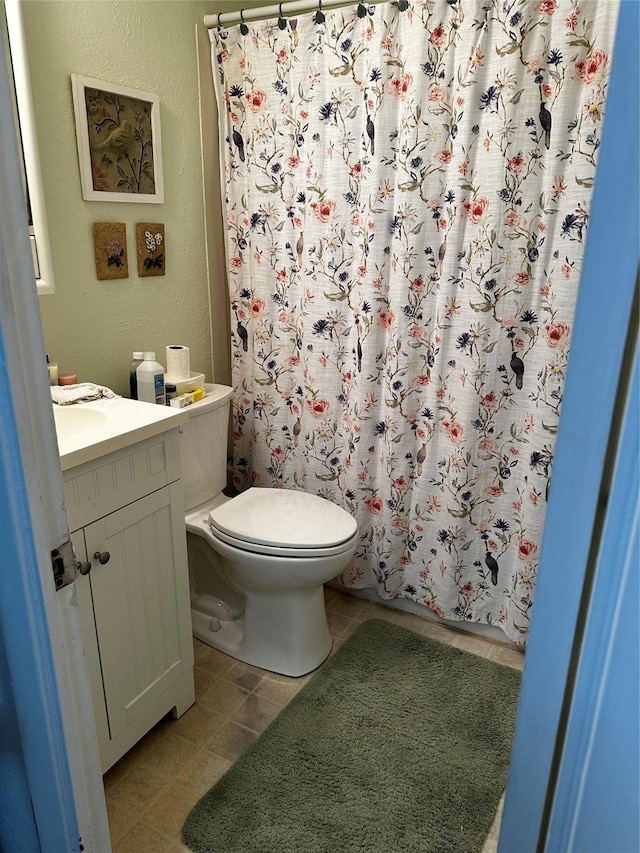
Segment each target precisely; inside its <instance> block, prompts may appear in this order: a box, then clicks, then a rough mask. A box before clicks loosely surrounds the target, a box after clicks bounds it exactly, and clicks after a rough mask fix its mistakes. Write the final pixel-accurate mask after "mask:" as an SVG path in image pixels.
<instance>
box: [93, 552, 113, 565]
mask: <svg viewBox="0 0 640 853" xmlns="http://www.w3.org/2000/svg"><path fill="white" fill-rule="evenodd" d="M93 559H94V560H97V561H98V562H99V563H100V565H101V566H104V565H105V563H108V562H109V560H110V559H111V554H110V553H109V552H108V551H103V552H102V553H100V551H96V553H95V554H94V555H93Z"/></svg>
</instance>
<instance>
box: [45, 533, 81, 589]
mask: <svg viewBox="0 0 640 853" xmlns="http://www.w3.org/2000/svg"><path fill="white" fill-rule="evenodd" d="M75 559H76V558H75V555H74V553H73V546H72V544H71V540H70V539H67V541H66V542H63V543H62V545H59V546H58V547H57V548H54V549H53V551H52V552H51V569H52V570H53V582H54V583H55V585H56V589H62V588H63V587H65V586H68V584H70V583H73V582H74V581H75V579H76V562H75Z"/></svg>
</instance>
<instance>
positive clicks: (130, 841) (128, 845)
mask: <svg viewBox="0 0 640 853" xmlns="http://www.w3.org/2000/svg"><path fill="white" fill-rule="evenodd" d="M174 846H175V842H174V841H173V840H172V839H169V838H166V837H165V836H163V835H161V834H160V833H159V832H157V831H156V830H155V829H152V828H151V827H150V826H147V825H146V824H144V823H142V822H140V823H136V824H134V825H133V826H132V827H131V829H129V830H128V831H127V832H125V834H124V835H123V836H122V838H121V839H120V840H119V841H117V842H116V843H115V844H113V853H171V851H172V850H173V848H174Z"/></svg>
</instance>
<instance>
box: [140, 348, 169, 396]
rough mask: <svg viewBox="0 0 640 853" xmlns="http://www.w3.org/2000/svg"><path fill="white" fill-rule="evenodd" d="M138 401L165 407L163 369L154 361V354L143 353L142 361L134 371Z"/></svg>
mask: <svg viewBox="0 0 640 853" xmlns="http://www.w3.org/2000/svg"><path fill="white" fill-rule="evenodd" d="M136 381H137V385H138V400H142V401H143V402H145V403H157V404H158V405H159V406H166V404H167V401H166V395H165V390H164V367H163V366H162V365H161V364H159V363H158V362H157V361H156V354H155V352H145V353H144V360H143V361H142V362H141V363H140V364H139V365H138V368H137V370H136Z"/></svg>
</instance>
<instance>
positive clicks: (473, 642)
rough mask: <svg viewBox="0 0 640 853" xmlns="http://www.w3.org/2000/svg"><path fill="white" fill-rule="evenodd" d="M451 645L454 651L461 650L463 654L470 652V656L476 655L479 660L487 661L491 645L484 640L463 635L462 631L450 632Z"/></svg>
mask: <svg viewBox="0 0 640 853" xmlns="http://www.w3.org/2000/svg"><path fill="white" fill-rule="evenodd" d="M451 633H452V636H451V645H452V646H454V647H455V648H456V649H462V651H464V652H471V654H472V655H478V657H481V658H487V659H489V658H490V657H491V650H492V647H493V643H490V642H489V641H488V640H485V639H484V638H483V637H474V636H473V634H464V633H463V632H462V631H460V632H455V631H452V632H451Z"/></svg>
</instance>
